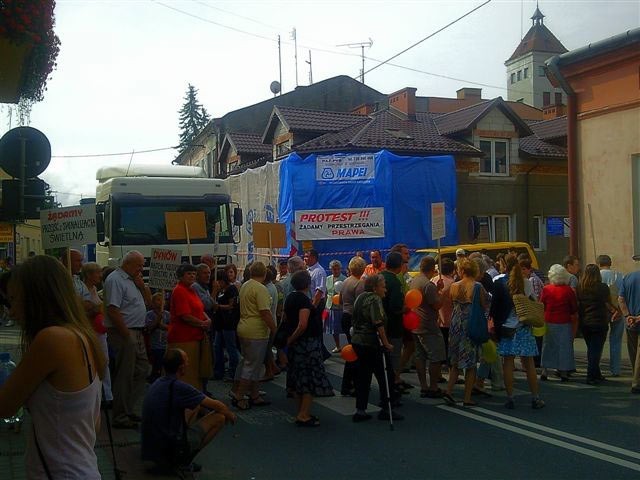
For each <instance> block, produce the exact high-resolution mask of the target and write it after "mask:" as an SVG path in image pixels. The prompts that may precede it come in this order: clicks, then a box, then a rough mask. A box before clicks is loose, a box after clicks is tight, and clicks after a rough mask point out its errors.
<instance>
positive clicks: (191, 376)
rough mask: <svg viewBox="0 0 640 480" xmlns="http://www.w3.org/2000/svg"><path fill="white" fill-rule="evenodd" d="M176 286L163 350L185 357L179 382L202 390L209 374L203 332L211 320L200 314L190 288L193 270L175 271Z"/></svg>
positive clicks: (197, 299)
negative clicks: (180, 353)
mask: <svg viewBox="0 0 640 480" xmlns="http://www.w3.org/2000/svg"><path fill="white" fill-rule="evenodd" d="M176 276H177V277H178V284H177V285H176V286H175V288H174V289H173V292H172V293H171V306H170V309H169V310H170V312H171V321H170V323H169V332H168V334H167V342H168V345H167V348H169V349H180V350H182V351H183V352H185V353H186V354H187V357H188V358H189V362H188V364H187V366H186V369H185V373H184V379H183V381H184V382H186V383H188V384H189V385H191V386H192V387H194V388H197V389H198V390H203V384H204V381H206V380H207V379H208V378H209V377H210V376H211V375H212V374H213V371H212V368H211V365H212V363H211V348H210V344H209V338H208V336H207V335H206V332H208V331H209V329H210V328H211V319H210V318H209V316H208V315H207V314H206V313H205V311H204V305H203V303H202V300H200V297H199V296H198V293H197V292H196V291H195V290H194V289H193V288H192V286H193V284H194V283H195V281H196V267H194V266H193V265H191V264H188V263H184V264H182V265H180V266H179V267H178V270H177V271H176Z"/></svg>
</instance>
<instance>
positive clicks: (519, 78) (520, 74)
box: [518, 70, 522, 81]
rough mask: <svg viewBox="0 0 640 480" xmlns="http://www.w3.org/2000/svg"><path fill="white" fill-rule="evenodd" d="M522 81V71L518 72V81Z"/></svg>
mask: <svg viewBox="0 0 640 480" xmlns="http://www.w3.org/2000/svg"><path fill="white" fill-rule="evenodd" d="M520 80H522V70H518V81H520Z"/></svg>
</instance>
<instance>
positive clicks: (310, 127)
mask: <svg viewBox="0 0 640 480" xmlns="http://www.w3.org/2000/svg"><path fill="white" fill-rule="evenodd" d="M275 109H276V110H277V111H278V114H279V116H280V118H282V119H283V121H284V122H285V123H286V124H287V126H288V127H289V129H290V130H291V131H307V132H337V131H339V130H342V129H343V128H347V127H350V126H351V125H353V124H354V123H358V122H360V121H362V115H355V114H353V113H345V112H327V111H321V110H309V109H305V108H294V107H280V106H277V107H275Z"/></svg>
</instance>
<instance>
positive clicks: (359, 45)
mask: <svg viewBox="0 0 640 480" xmlns="http://www.w3.org/2000/svg"><path fill="white" fill-rule="evenodd" d="M372 45H373V40H372V39H371V37H369V41H368V42H356V43H343V44H341V45H336V47H347V48H359V49H360V52H361V53H360V56H361V57H362V70H360V81H361V82H362V83H364V47H369V48H371V46H372Z"/></svg>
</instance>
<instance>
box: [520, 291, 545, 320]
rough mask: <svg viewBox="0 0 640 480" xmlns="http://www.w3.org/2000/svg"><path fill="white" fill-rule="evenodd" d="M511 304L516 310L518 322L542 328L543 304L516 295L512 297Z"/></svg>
mask: <svg viewBox="0 0 640 480" xmlns="http://www.w3.org/2000/svg"><path fill="white" fill-rule="evenodd" d="M512 298H513V304H514V306H515V308H516V315H518V320H520V322H521V323H524V324H525V325H529V326H531V327H542V326H543V325H544V304H543V303H542V302H538V301H536V300H531V299H530V298H529V297H527V296H525V295H522V294H520V293H516V294H515V295H513V297H512Z"/></svg>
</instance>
